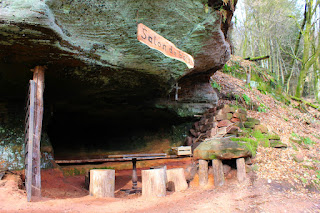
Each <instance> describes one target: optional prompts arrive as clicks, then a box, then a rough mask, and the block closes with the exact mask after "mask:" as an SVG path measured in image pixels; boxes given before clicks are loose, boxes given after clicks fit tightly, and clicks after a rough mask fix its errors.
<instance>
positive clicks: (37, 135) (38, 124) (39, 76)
mask: <svg viewBox="0 0 320 213" xmlns="http://www.w3.org/2000/svg"><path fill="white" fill-rule="evenodd" d="M44 70H45V67H43V66H36V67H35V69H34V73H33V80H34V81H35V83H36V94H35V96H36V98H35V115H34V116H35V117H34V119H35V130H34V144H33V148H34V150H33V153H32V154H33V159H34V162H33V165H32V167H33V171H36V172H35V174H34V176H33V179H34V184H35V185H34V186H35V187H36V188H39V189H41V173H40V163H41V162H40V157H41V156H40V140H41V131H42V119H43V91H44ZM32 195H34V196H37V197H40V196H41V190H34V191H33V192H32Z"/></svg>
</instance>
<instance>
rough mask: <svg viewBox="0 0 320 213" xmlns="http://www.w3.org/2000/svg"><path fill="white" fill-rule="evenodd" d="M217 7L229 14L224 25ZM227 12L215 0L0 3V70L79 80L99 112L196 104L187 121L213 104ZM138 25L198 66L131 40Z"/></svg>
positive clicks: (224, 51)
mask: <svg viewBox="0 0 320 213" xmlns="http://www.w3.org/2000/svg"><path fill="white" fill-rule="evenodd" d="M230 2H231V1H230ZM232 2H233V3H232V4H235V3H236V1H232ZM220 8H224V9H225V10H226V11H227V12H228V18H227V20H228V21H227V22H223V17H222V14H221V13H219V12H218V10H219V9H220ZM232 8H234V5H229V4H225V3H224V2H223V1H218V0H217V1H209V2H205V1H203V0H195V1H192V0H178V1H170V0H163V1H151V0H147V1H142V0H138V1H123V0H121V1H118V0H108V1H98V0H87V1H80V0H75V1H67V0H46V1H41V0H29V1H23V0H4V1H1V2H0V67H5V66H7V67H6V69H1V70H2V71H0V72H2V73H4V72H8V70H9V69H11V70H12V69H13V68H12V67H14V66H15V65H17V64H21V65H22V66H24V67H27V68H33V66H35V65H46V66H47V67H48V72H47V73H48V74H47V78H48V81H49V82H50V80H52V81H55V80H57V79H60V80H61V79H68V78H70V76H71V78H72V79H73V80H77V81H80V82H83V83H84V84H85V85H86V88H83V87H81V86H79V89H78V90H79V91H81V95H83V94H85V95H86V97H87V98H88V99H89V100H90V102H91V103H92V102H95V105H96V108H97V107H100V108H104V107H105V105H106V102H107V103H108V104H110V102H111V103H112V104H115V105H117V104H123V103H126V104H129V105H130V104H133V103H136V102H139V101H141V102H144V103H150V102H151V103H153V104H152V105H154V103H155V102H157V103H158V105H157V106H160V107H168V106H169V108H171V109H173V110H175V111H178V109H183V108H190V105H188V104H190V103H191V104H193V103H200V105H197V106H195V108H198V109H197V110H195V111H192V110H191V113H190V112H188V113H180V115H181V116H189V115H191V114H192V113H199V112H201V111H202V112H203V111H204V109H207V108H210V106H211V107H212V106H213V105H215V104H216V102H217V100H218V99H217V95H216V94H215V92H214V91H213V89H212V87H211V86H210V84H209V77H210V75H212V74H213V73H214V72H215V71H216V70H217V69H219V68H221V67H222V66H223V65H224V64H225V62H226V61H227V60H228V59H229V57H230V53H231V51H230V45H229V43H228V42H227V41H226V36H227V31H228V26H229V25H228V24H230V20H231V18H232ZM140 22H141V23H143V24H145V25H146V26H148V27H150V28H151V29H153V30H154V31H156V32H157V33H159V34H160V35H162V36H163V37H165V38H167V39H168V40H170V41H171V42H173V43H174V44H175V45H176V46H177V47H178V48H180V49H181V50H183V51H185V52H187V53H189V54H190V55H192V56H193V57H194V59H195V67H194V68H193V69H188V68H187V67H186V65H185V64H183V63H182V62H180V61H177V60H174V59H171V58H168V57H165V56H164V55H162V54H161V53H160V52H158V51H155V50H153V49H150V48H148V47H147V46H146V45H143V44H141V43H140V42H139V41H138V40H137V38H136V30H137V23H140ZM8 66H9V67H8ZM10 66H11V67H10ZM14 69H17V68H16V67H15V68H14ZM23 72H25V71H23ZM0 74H1V73H0ZM177 81H179V83H180V82H181V83H180V85H179V86H181V90H180V91H179V99H178V101H177V103H175V104H176V105H174V106H172V101H173V95H171V96H170V98H169V97H168V95H169V93H170V92H172V94H174V92H175V91H174V90H173V86H174V85H175V83H176V82H177ZM80 84H82V83H80ZM63 86H64V85H63V84H60V87H63ZM68 86H70V85H68ZM52 87H54V86H52ZM60 89H61V88H60ZM65 89H67V87H65ZM66 99H68V98H66ZM89 100H88V102H89ZM64 101H66V100H64ZM77 101H78V102H81V101H80V100H77ZM82 104H83V103H82ZM185 104H187V105H185ZM201 104H202V105H201ZM186 106H187V107H186Z"/></svg>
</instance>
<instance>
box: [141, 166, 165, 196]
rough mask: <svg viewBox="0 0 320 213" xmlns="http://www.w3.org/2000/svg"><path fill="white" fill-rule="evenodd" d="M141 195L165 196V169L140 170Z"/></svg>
mask: <svg viewBox="0 0 320 213" xmlns="http://www.w3.org/2000/svg"><path fill="white" fill-rule="evenodd" d="M141 176H142V196H145V197H164V196H166V171H165V169H163V168H162V169H150V170H142V171H141Z"/></svg>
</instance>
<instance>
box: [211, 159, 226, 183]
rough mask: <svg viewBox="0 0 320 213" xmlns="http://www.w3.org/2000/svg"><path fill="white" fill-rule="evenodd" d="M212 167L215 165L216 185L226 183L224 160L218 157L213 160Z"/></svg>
mask: <svg viewBox="0 0 320 213" xmlns="http://www.w3.org/2000/svg"><path fill="white" fill-rule="evenodd" d="M212 167H213V177H214V185H215V186H222V185H223V184H224V174H223V165H222V161H221V160H218V159H215V160H212Z"/></svg>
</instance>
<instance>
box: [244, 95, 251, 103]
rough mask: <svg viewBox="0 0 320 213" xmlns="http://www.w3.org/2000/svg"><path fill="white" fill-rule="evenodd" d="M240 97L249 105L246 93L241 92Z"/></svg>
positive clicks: (249, 100) (249, 101)
mask: <svg viewBox="0 0 320 213" xmlns="http://www.w3.org/2000/svg"><path fill="white" fill-rule="evenodd" d="M242 98H243V100H244V101H245V102H246V104H247V105H249V104H250V103H251V99H250V97H249V96H247V95H246V94H242Z"/></svg>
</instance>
